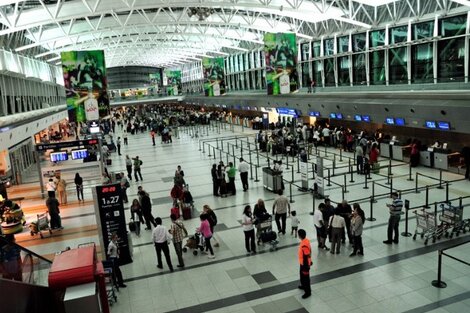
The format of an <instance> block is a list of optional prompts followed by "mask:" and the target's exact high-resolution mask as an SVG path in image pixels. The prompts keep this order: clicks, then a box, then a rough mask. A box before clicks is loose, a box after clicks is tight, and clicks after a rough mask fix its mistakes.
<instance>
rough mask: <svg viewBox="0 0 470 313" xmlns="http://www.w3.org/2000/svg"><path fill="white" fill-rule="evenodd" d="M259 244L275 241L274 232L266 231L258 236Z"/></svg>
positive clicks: (275, 235)
mask: <svg viewBox="0 0 470 313" xmlns="http://www.w3.org/2000/svg"><path fill="white" fill-rule="evenodd" d="M260 239H261V242H263V243H267V242H271V241H274V240H276V239H277V234H276V232H274V231H268V232H264V233H261V235H260Z"/></svg>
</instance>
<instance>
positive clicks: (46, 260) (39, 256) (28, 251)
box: [0, 236, 52, 264]
mask: <svg viewBox="0 0 470 313" xmlns="http://www.w3.org/2000/svg"><path fill="white" fill-rule="evenodd" d="M0 242H2V243H4V244H7V245H13V246H15V247H17V248H19V249H20V250H23V251H25V252H26V253H29V254H31V255H34V256H35V257H37V258H38V259H41V260H42V261H44V262H47V263H50V264H52V261H51V260H48V259H46V258H45V257H43V256H41V255H39V254H37V253H35V252H33V251H31V250H29V249H27V248H25V247H23V246H21V245H19V244H17V243H16V242H9V241H7V240H5V238H4V237H3V236H0Z"/></svg>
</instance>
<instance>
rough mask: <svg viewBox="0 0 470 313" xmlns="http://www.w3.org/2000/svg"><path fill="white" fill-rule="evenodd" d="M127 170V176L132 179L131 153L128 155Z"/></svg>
mask: <svg viewBox="0 0 470 313" xmlns="http://www.w3.org/2000/svg"><path fill="white" fill-rule="evenodd" d="M126 170H127V178H129V180H132V160H131V158H130V157H129V155H126Z"/></svg>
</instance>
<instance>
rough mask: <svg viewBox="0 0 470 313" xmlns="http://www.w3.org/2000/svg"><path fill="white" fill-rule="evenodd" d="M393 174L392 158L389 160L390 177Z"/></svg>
mask: <svg viewBox="0 0 470 313" xmlns="http://www.w3.org/2000/svg"><path fill="white" fill-rule="evenodd" d="M390 175H393V174H392V158H388V176H390Z"/></svg>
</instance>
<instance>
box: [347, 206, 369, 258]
mask: <svg viewBox="0 0 470 313" xmlns="http://www.w3.org/2000/svg"><path fill="white" fill-rule="evenodd" d="M353 208H354V211H353V214H352V218H351V233H352V235H353V242H354V250H353V252H352V253H351V254H350V255H349V256H355V255H356V253H357V254H359V255H364V247H363V246H362V230H363V226H364V222H365V221H366V217H365V214H364V211H363V210H362V209H361V207H360V205H359V204H358V203H354V204H353Z"/></svg>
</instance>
